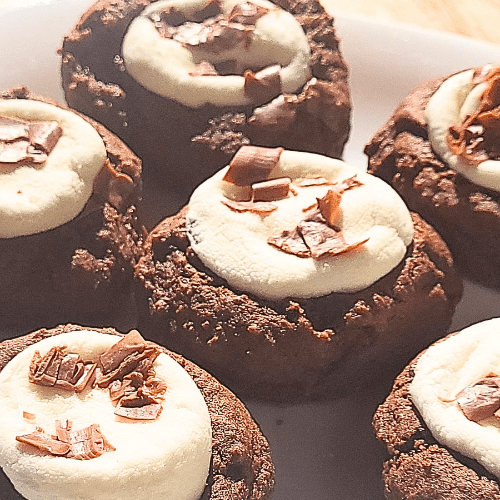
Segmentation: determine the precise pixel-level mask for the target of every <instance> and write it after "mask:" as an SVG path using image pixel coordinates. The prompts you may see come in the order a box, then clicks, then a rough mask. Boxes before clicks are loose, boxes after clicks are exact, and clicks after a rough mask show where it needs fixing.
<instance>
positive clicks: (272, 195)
mask: <svg viewBox="0 0 500 500" xmlns="http://www.w3.org/2000/svg"><path fill="white" fill-rule="evenodd" d="M290 184H291V179H290V178H288V177H282V178H280V179H271V180H269V181H264V182H257V183H256V184H252V200H253V201H254V202H256V201H275V200H281V199H283V198H286V197H287V196H288V193H289V191H290Z"/></svg>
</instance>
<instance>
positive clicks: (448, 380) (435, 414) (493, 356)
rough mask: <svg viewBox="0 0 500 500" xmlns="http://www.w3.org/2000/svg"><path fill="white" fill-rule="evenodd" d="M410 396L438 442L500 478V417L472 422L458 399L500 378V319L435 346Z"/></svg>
mask: <svg viewBox="0 0 500 500" xmlns="http://www.w3.org/2000/svg"><path fill="white" fill-rule="evenodd" d="M414 370H415V376H414V378H413V381H412V383H411V385H410V395H411V398H412V400H413V402H414V404H415V406H416V407H417V409H418V411H419V412H420V414H421V415H422V418H423V419H424V421H425V423H426V425H427V427H428V428H429V429H430V431H431V432H432V435H433V436H434V438H435V439H436V440H437V441H438V442H439V443H441V444H442V445H444V446H447V447H449V448H451V449H453V450H456V451H458V452H460V453H462V454H463V455H465V456H467V457H470V458H473V459H474V460H477V461H478V462H479V463H480V464H482V465H483V466H484V467H485V468H486V469H488V470H489V471H490V472H491V473H492V474H494V475H495V476H497V477H499V478H500V426H499V424H498V419H496V418H494V417H493V418H490V419H486V420H483V421H481V422H480V423H476V422H472V421H470V420H468V419H467V418H466V417H465V415H464V414H463V413H462V411H461V410H460V408H459V406H458V404H457V403H456V402H452V403H446V402H443V400H442V399H440V398H444V399H453V398H454V397H455V396H456V395H457V394H458V393H459V392H460V391H461V390H462V389H465V388H466V387H467V386H469V385H471V384H474V383H476V382H477V381H479V380H480V379H481V378H483V377H485V376H486V375H488V374H489V373H497V374H500V318H496V319H492V320H488V321H483V322H481V323H477V324H475V325H473V326H470V327H468V328H466V329H465V330H462V331H461V332H460V333H459V334H458V335H455V336H453V337H451V338H449V339H447V340H446V341H444V342H440V343H438V344H435V345H433V346H431V347H430V348H429V349H428V350H427V351H426V352H425V353H424V354H423V355H422V356H421V358H420V359H419V360H418V362H417V363H416V365H415V367H414Z"/></svg>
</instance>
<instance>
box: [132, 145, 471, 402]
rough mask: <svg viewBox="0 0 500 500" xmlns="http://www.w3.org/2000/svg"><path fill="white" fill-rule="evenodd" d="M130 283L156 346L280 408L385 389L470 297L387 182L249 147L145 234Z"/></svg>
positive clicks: (437, 244) (437, 242)
mask: <svg viewBox="0 0 500 500" xmlns="http://www.w3.org/2000/svg"><path fill="white" fill-rule="evenodd" d="M135 275H136V281H137V286H136V297H137V301H138V308H139V324H140V328H141V331H143V332H144V334H145V335H146V336H147V337H148V338H152V339H154V340H155V341H158V342H159V343H162V344H164V345H166V346H169V347H170V348H173V349H174V350H177V351H178V352H181V353H183V354H184V355H186V356H188V357H189V356H191V358H192V359H195V360H196V362H198V363H199V364H200V365H201V366H203V367H204V368H206V369H207V370H209V371H211V372H212V373H214V374H215V375H216V376H217V377H218V378H219V379H221V380H222V381H223V382H224V383H226V384H228V385H230V386H231V387H232V389H233V390H235V391H236V392H237V394H245V396H251V397H257V398H269V399H275V400H279V399H281V400H297V399H298V400H300V399H307V398H325V397H333V396H337V395H341V394H345V393H347V392H349V391H352V390H363V388H365V387H366V386H370V385H371V386H373V385H375V384H376V383H378V384H380V385H381V386H383V384H384V382H388V381H389V377H390V376H391V375H390V374H392V376H395V374H396V373H397V370H399V369H400V368H401V367H402V365H404V362H405V360H408V359H411V357H412V356H413V355H414V354H415V352H418V348H417V346H420V348H423V347H424V346H425V345H427V344H428V343H429V342H430V341H431V339H435V338H437V337H438V335H439V333H440V332H442V331H443V330H446V328H447V327H448V326H449V323H450V320H451V317H452V314H453V311H454V308H455V305H456V303H457V302H458V300H459V299H460V297H461V293H462V281H461V279H460V277H459V276H458V275H457V274H456V272H455V271H454V269H453V264H452V259H451V255H450V253H449V252H448V250H447V248H446V246H445V245H444V243H443V242H442V240H441V238H440V237H439V236H438V234H437V233H436V232H435V231H434V230H433V229H432V228H431V227H430V226H429V225H428V224H426V223H425V222H424V221H423V220H422V219H420V217H418V216H417V215H415V214H410V213H409V212H408V210H407V208H406V207H405V205H404V203H403V202H402V200H401V199H400V198H399V196H398V195H397V193H396V192H395V191H394V190H393V189H392V188H390V186H388V185H387V184H385V183H384V182H382V181H381V180H379V179H377V178H376V177H373V176H370V175H367V174H366V173H362V172H360V171H359V170H357V169H355V168H353V167H350V166H349V165H347V164H345V163H344V162H342V161H340V160H335V159H332V158H327V157H322V156H320V155H315V154H311V153H304V152H296V151H288V150H282V149H279V148H278V149H268V148H257V147H243V148H241V149H240V150H239V151H238V153H237V154H236V155H235V157H234V158H233V160H232V162H231V164H230V166H229V167H227V168H225V169H223V170H221V171H220V172H218V173H217V174H215V175H214V176H213V177H211V178H210V179H208V180H207V181H206V182H205V183H203V184H202V185H201V186H199V187H198V188H197V189H196V190H195V192H194V193H193V195H192V197H191V200H190V203H189V205H188V206H187V207H185V208H184V209H183V210H182V211H181V212H179V214H177V215H176V216H172V217H169V218H167V219H165V220H164V221H163V222H161V223H160V224H159V225H158V226H157V227H156V228H155V229H153V230H152V231H151V233H150V234H149V236H148V238H147V240H146V243H145V254H144V256H143V257H142V258H141V259H140V260H139V262H138V265H137V266H136V272H135ZM423 311H425V314H423ZM398 366H399V368H398Z"/></svg>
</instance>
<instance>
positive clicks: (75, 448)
mask: <svg viewBox="0 0 500 500" xmlns="http://www.w3.org/2000/svg"><path fill="white" fill-rule="evenodd" d="M55 427H56V435H55V436H52V435H49V434H46V433H45V431H44V430H43V429H41V428H40V427H37V428H36V429H35V431H34V432H32V433H30V434H25V435H23V436H16V440H17V441H19V442H20V443H24V444H27V445H29V446H32V447H34V448H37V449H38V450H40V451H45V452H48V453H50V454H51V455H55V456H64V457H66V458H74V459H76V460H90V459H92V458H97V457H99V456H101V455H102V454H103V453H106V452H110V451H115V449H116V448H115V447H114V446H113V445H112V444H111V443H110V442H109V441H108V440H107V439H106V437H105V436H104V434H103V433H102V432H101V429H100V427H99V426H98V425H97V424H92V425H89V426H88V427H84V428H83V429H79V430H78V431H73V430H72V423H71V422H70V421H68V420H64V421H60V420H56V423H55Z"/></svg>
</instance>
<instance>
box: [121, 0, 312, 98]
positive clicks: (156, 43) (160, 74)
mask: <svg viewBox="0 0 500 500" xmlns="http://www.w3.org/2000/svg"><path fill="white" fill-rule="evenodd" d="M238 3H240V0H222V9H223V11H224V13H229V12H230V11H231V10H232V8H233V7H234V6H235V5H237V4H238ZM252 3H254V4H256V5H260V6H262V7H266V8H268V9H271V10H270V11H269V12H268V13H267V14H265V15H264V16H262V17H261V18H259V19H258V20H257V22H256V24H255V29H254V31H253V33H252V41H251V44H250V46H249V48H248V49H244V48H242V47H235V48H233V49H230V50H226V51H222V52H218V53H214V52H210V51H206V50H203V49H201V48H199V47H197V48H195V49H193V48H189V47H183V46H182V45H181V43H179V42H177V41H176V40H173V39H165V38H163V37H162V36H161V35H160V34H159V33H158V30H157V29H156V28H155V27H154V24H153V23H152V22H151V21H150V20H149V19H148V17H147V16H149V15H151V14H153V13H155V12H159V11H161V10H163V9H165V8H166V7H168V6H175V7H176V8H177V9H178V10H179V11H180V12H182V13H184V14H185V15H186V16H189V14H190V13H192V12H197V11H199V10H202V9H203V8H204V7H205V6H206V4H207V1H206V0H190V1H187V0H164V1H159V2H154V3H152V4H151V5H150V6H149V7H147V8H146V9H144V11H143V13H142V14H141V15H140V16H138V17H136V18H135V19H134V20H133V21H132V23H131V24H130V26H129V28H128V30H127V33H126V34H125V37H124V39H123V44H122V56H123V60H124V62H125V66H126V68H127V71H128V72H129V73H130V74H131V75H132V77H133V78H134V79H135V80H137V81H138V82H139V83H140V84H141V85H142V86H143V87H145V88H147V89H148V90H150V91H151V92H154V93H156V94H159V95H161V96H163V97H167V98H170V99H174V100H176V101H178V102H180V103H181V104H184V105H186V106H190V107H199V106H202V105H204V104H207V103H208V104H213V105H216V106H229V105H244V104H251V102H252V101H251V100H250V99H249V98H248V97H247V96H246V95H245V92H244V78H243V76H240V75H226V76H190V75H189V73H190V72H192V71H194V69H195V68H196V65H197V64H199V63H200V62H201V61H203V60H204V61H208V62H210V63H212V64H213V63H217V62H221V61H229V60H236V61H237V62H238V63H239V65H240V67H242V69H243V70H245V69H248V68H251V67H264V66H272V65H275V64H279V65H281V66H282V68H281V71H280V75H281V81H282V88H283V92H285V93H292V92H295V91H297V90H299V89H300V88H301V87H302V86H303V85H304V84H305V83H306V82H307V80H308V79H309V76H310V69H309V63H310V57H311V54H310V47H309V42H308V40H307V37H306V35H305V33H304V31H303V29H302V27H301V25H300V23H299V22H298V21H297V20H296V19H295V18H294V16H293V15H292V14H290V13H289V12H287V11H285V10H282V9H280V8H279V7H277V6H276V5H274V4H272V3H271V2H268V1H266V0H252Z"/></svg>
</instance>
